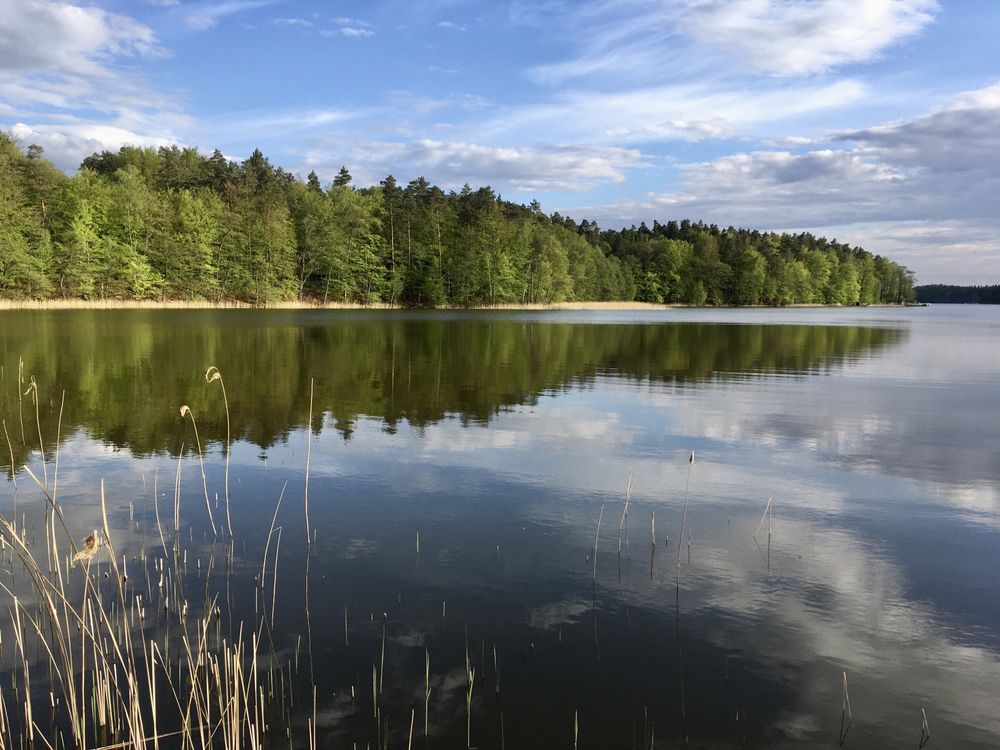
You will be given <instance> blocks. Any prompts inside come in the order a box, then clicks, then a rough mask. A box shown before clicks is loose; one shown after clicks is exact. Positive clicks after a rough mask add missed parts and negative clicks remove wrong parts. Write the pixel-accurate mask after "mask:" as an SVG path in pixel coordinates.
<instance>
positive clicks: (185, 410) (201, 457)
mask: <svg viewBox="0 0 1000 750" xmlns="http://www.w3.org/2000/svg"><path fill="white" fill-rule="evenodd" d="M180 411H181V417H191V426H192V427H193V428H194V442H195V445H196V446H197V448H198V462H199V465H200V467H201V486H202V489H203V490H204V492H205V510H207V511H208V522H209V524H211V526H212V536H218V535H219V532H218V531H217V530H216V528H215V519H214V518H213V517H212V503H211V501H210V500H209V499H208V480H207V479H206V478H205V454H204V453H203V452H202V450H201V438H200V437H198V425H197V424H196V423H195V421H194V412H193V411H191V407H190V406H188V405H187V404H185V405H183V406H181V410H180Z"/></svg>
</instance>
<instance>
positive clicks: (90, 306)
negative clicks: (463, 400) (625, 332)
mask: <svg viewBox="0 0 1000 750" xmlns="http://www.w3.org/2000/svg"><path fill="white" fill-rule="evenodd" d="M910 306H911V305H904V304H887V303H882V304H871V305H862V306H860V307H910ZM811 307H814V308H853V307H858V306H857V305H827V304H823V303H818V302H802V303H796V304H791V305H781V306H776V305H743V306H727V305H721V306H715V305H681V304H656V303H654V302H625V301H619V302H548V303H546V302H535V303H520V304H519V303H507V304H500V305H490V306H479V307H429V308H411V307H406V306H403V305H390V304H384V303H379V304H373V305H362V304H358V303H351V302H329V303H327V304H325V305H324V304H322V303H315V302H300V301H286V302H270V303H267V304H264V305H254V304H251V303H248V302H237V301H230V302H210V301H207V300H164V301H159V300H84V299H52V300H11V299H0V311H4V310H377V311H388V310H440V311H455V310H486V311H488V310H507V311H517V310H523V311H542V312H544V311H559V310H568V311H569V310H575V311H584V310H595V311H608V312H615V311H621V312H623V311H629V310H672V309H699V310H780V309H789V308H811Z"/></svg>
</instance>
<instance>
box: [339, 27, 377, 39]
mask: <svg viewBox="0 0 1000 750" xmlns="http://www.w3.org/2000/svg"><path fill="white" fill-rule="evenodd" d="M340 35H341V36H346V37H349V38H351V39H367V38H369V37H373V36H375V32H374V31H372V30H371V29H364V28H355V27H354V26H342V27H341V28H340Z"/></svg>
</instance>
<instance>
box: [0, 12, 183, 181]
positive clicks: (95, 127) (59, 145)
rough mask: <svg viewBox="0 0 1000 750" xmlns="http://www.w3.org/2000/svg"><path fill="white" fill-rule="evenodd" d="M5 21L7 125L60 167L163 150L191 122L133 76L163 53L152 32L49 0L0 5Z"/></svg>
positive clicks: (1, 67)
mask: <svg viewBox="0 0 1000 750" xmlns="http://www.w3.org/2000/svg"><path fill="white" fill-rule="evenodd" d="M0 18H3V19H4V20H3V22H2V23H0V99H2V100H4V101H5V103H6V106H5V108H4V109H5V114H4V116H5V118H6V120H7V121H6V123H4V124H3V125H4V126H5V127H7V128H9V129H10V130H11V131H12V132H13V133H14V135H16V136H17V137H18V138H20V139H21V140H22V141H23V142H26V143H38V144H39V145H41V146H43V147H44V148H45V149H46V153H47V155H48V156H49V157H50V158H52V159H53V161H54V162H55V163H56V164H57V165H58V166H60V167H62V168H64V169H67V170H72V169H75V168H76V167H77V166H78V165H79V163H80V160H81V159H82V158H83V157H84V156H86V155H88V154H89V153H91V152H92V151H94V150H97V149H104V148H117V147H119V146H120V145H122V144H124V143H136V144H142V145H160V144H162V143H165V142H166V141H168V140H170V139H171V137H172V136H173V134H174V132H175V131H174V128H177V127H179V126H182V125H183V124H185V123H186V122H187V118H185V117H184V116H183V115H182V114H181V113H179V112H178V111H177V108H176V107H175V106H174V105H173V103H172V101H171V100H170V98H169V97H167V96H165V95H163V94H162V93H160V92H159V91H157V90H156V89H155V88H152V87H150V86H149V85H148V84H147V83H146V82H145V81H144V80H142V79H141V78H140V77H139V76H138V75H137V74H136V73H135V72H134V63H135V62H136V61H137V60H140V59H142V58H160V57H162V56H163V55H164V52H163V50H162V49H161V48H160V46H159V42H158V40H157V39H156V36H155V34H154V32H153V31H152V29H150V28H149V27H148V26H145V25H144V24H141V23H139V22H138V21H136V20H135V19H133V18H131V17H129V16H127V15H123V14H120V13H111V12H109V11H106V10H103V9H101V8H96V7H91V6H82V5H73V4H69V3H56V2H46V1H44V0H0ZM83 111H85V112H86V113H87V114H86V121H85V120H84V119H83V116H82V115H81V112H83Z"/></svg>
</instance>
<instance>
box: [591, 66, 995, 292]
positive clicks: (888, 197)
mask: <svg viewBox="0 0 1000 750" xmlns="http://www.w3.org/2000/svg"><path fill="white" fill-rule="evenodd" d="M679 169H680V177H681V181H680V187H679V189H676V190H672V191H669V192H665V193H660V194H653V195H649V196H648V197H647V199H646V200H645V201H637V202H634V203H630V204H621V205H618V206H607V207H604V208H596V209H588V210H591V211H592V213H593V214H594V215H597V216H598V217H604V219H605V220H607V221H612V222H620V221H625V222H626V223H627V222H628V221H631V220H638V219H640V218H641V219H649V218H650V217H653V216H655V217H658V218H662V217H663V216H689V217H697V218H702V219H705V220H706V221H714V222H718V223H721V224H723V225H728V224H739V225H743V226H754V227H762V228H771V229H789V228H797V229H816V228H824V227H827V228H829V227H841V228H844V227H850V226H852V225H856V226H858V228H857V229H856V230H854V231H853V232H851V234H853V235H854V236H855V237H856V238H865V239H868V240H875V241H876V242H875V246H872V245H871V244H869V245H867V246H868V247H869V248H870V249H873V250H875V251H881V252H886V253H887V254H891V255H892V256H893V257H897V255H901V256H902V259H904V262H906V261H907V260H909V261H910V262H911V264H912V265H914V266H915V267H916V268H917V270H918V271H919V270H920V269H921V268H922V267H923V262H924V261H923V258H926V257H929V256H931V255H932V254H933V252H934V251H940V250H942V249H946V248H950V253H953V254H954V255H957V254H958V253H961V256H962V258H963V264H966V267H965V268H964V269H963V272H964V273H966V274H972V275H973V277H974V276H975V274H987V275H988V276H992V277H995V275H996V271H995V268H996V266H995V265H993V267H992V268H991V267H990V264H991V263H995V262H996V259H997V254H998V245H997V241H996V240H995V239H990V240H987V238H984V237H983V236H977V233H978V232H979V231H980V230H981V229H982V228H983V227H988V228H989V231H988V232H987V235H988V237H991V238H995V237H997V236H998V231H1000V210H998V209H1000V200H998V198H997V196H1000V84H997V85H993V86H989V87H986V88H983V89H979V90H976V91H971V92H967V93H964V94H961V95H960V96H957V97H956V98H955V99H954V100H953V101H952V102H950V103H949V104H948V105H946V106H944V107H941V108H939V109H937V110H934V111H932V112H929V113H927V114H925V115H922V116H919V117H916V118H912V119H909V120H905V121H899V122H893V123H888V124H885V125H880V126H878V127H873V128H867V129H862V130H852V131H845V132H840V133H835V134H833V135H832V136H831V137H830V138H829V139H828V141H827V143H826V145H825V147H819V146H817V145H816V144H815V143H814V142H807V143H806V145H805V146H804V150H800V151H793V150H772V151H768V150H761V151H750V152H743V153H736V154H730V155H726V156H722V157H719V158H717V159H713V160H710V161H705V162H698V163H691V164H685V165H683V166H681V167H680V168H679ZM841 235H843V232H841ZM842 238H843V236H842ZM854 241H858V240H854ZM861 244H863V243H861ZM890 250H891V252H890ZM950 257H954V256H953V255H952V254H949V252H945V253H944V254H942V255H940V256H939V260H938V261H937V262H936V263H937V265H936V266H935V267H934V269H933V273H932V274H931V278H925V280H926V281H930V280H932V279H933V280H940V279H941V278H945V277H947V278H955V277H954V275H953V274H954V273H955V272H956V271H952V272H951V274H948V273H947V266H948V264H949V260H948V258H950ZM942 272H943V273H944V275H943V276H941V275H938V274H939V273H942Z"/></svg>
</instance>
